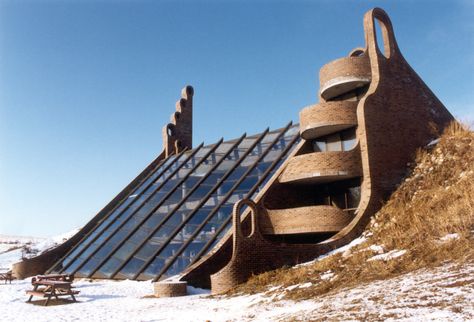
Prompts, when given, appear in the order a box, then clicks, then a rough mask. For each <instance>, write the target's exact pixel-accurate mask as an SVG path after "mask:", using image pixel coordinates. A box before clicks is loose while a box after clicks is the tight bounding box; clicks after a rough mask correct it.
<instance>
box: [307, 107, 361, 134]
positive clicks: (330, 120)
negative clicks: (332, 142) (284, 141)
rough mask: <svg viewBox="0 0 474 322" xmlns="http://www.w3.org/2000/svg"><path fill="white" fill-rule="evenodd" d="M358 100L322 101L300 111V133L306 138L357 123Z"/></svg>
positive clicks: (339, 129)
mask: <svg viewBox="0 0 474 322" xmlns="http://www.w3.org/2000/svg"><path fill="white" fill-rule="evenodd" d="M357 104H358V102H357V101H333V102H320V103H319V104H316V105H311V106H309V107H306V108H304V109H303V110H301V112H300V134H301V137H302V138H303V139H305V140H311V139H314V138H317V137H320V136H323V135H327V134H331V133H335V132H338V131H342V130H344V129H347V128H350V127H353V126H356V125H357Z"/></svg>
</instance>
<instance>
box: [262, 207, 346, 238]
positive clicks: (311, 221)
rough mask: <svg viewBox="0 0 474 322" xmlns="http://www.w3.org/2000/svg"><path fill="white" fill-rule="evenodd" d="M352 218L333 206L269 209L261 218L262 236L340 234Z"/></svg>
mask: <svg viewBox="0 0 474 322" xmlns="http://www.w3.org/2000/svg"><path fill="white" fill-rule="evenodd" d="M351 219H352V217H351V216H350V215H349V214H347V213H345V212H344V211H342V210H341V209H339V208H336V207H332V206H322V205H321V206H308V207H298V208H290V209H267V210H266V214H261V215H260V216H259V226H260V230H261V232H262V234H264V235H270V234H272V235H273V234H276V235H279V234H301V233H321V232H324V233H327V232H338V231H340V230H341V229H342V228H344V227H345V226H346V225H347V224H349V222H350V221H351Z"/></svg>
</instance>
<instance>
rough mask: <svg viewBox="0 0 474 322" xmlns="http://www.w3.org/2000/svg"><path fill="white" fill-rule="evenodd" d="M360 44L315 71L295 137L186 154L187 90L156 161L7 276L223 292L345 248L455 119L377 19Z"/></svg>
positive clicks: (375, 13)
mask: <svg viewBox="0 0 474 322" xmlns="http://www.w3.org/2000/svg"><path fill="white" fill-rule="evenodd" d="M376 23H379V24H380V29H381V31H382V38H383V46H382V44H380V45H381V46H380V47H379V45H378V44H377V37H376V34H375V30H376V29H375V24H376ZM364 31H365V42H366V45H365V47H364V48H356V49H354V50H352V51H351V52H350V53H349V55H348V56H346V57H343V58H340V59H337V60H334V61H332V62H330V63H328V64H326V65H324V66H323V67H322V68H321V70H320V75H319V78H320V89H319V95H318V96H319V102H318V103H316V104H315V105H311V106H309V107H306V108H304V109H302V110H301V112H300V124H299V125H292V124H291V123H289V124H288V125H286V126H285V127H283V128H281V129H278V130H274V131H270V130H269V129H266V130H265V131H263V132H262V133H260V134H257V135H252V136H246V135H245V134H244V135H242V136H241V137H240V138H238V139H235V140H230V141H223V140H222V139H221V140H220V141H218V142H217V143H216V144H212V145H208V146H203V145H202V144H201V145H199V146H197V147H194V148H193V146H192V108H193V95H194V90H193V88H192V87H190V86H187V87H185V88H184V89H183V91H182V95H181V96H182V97H181V99H180V100H179V101H178V102H177V104H176V112H175V113H174V114H172V117H171V122H170V123H169V124H167V125H166V126H165V127H164V128H163V144H164V149H163V152H162V153H161V154H160V155H159V156H158V157H157V158H156V159H155V160H154V161H153V162H152V163H151V164H150V165H149V166H148V167H147V168H146V169H145V170H144V171H143V172H142V173H140V174H139V175H138V177H137V178H136V179H135V180H133V181H132V182H131V183H130V184H129V185H128V186H127V187H126V188H125V189H124V190H122V191H121V192H120V193H119V194H118V195H117V197H115V198H114V199H113V200H112V201H111V202H110V203H109V204H108V205H106V206H105V207H104V209H102V210H101V211H100V212H99V213H98V214H97V215H96V216H95V217H94V218H93V219H92V220H91V221H90V222H89V223H87V224H86V225H85V226H84V227H83V228H82V229H81V230H80V231H79V232H78V233H77V234H76V235H75V236H73V237H72V238H71V239H69V240H68V241H67V242H66V243H64V244H63V245H61V246H59V247H57V248H56V249H53V250H51V251H49V252H47V253H45V254H42V255H40V256H38V257H36V258H33V259H30V260H27V261H24V262H21V263H19V264H16V265H15V267H14V272H15V273H16V274H17V275H18V276H19V277H26V276H31V275H33V274H38V273H44V272H45V271H46V272H51V273H53V272H54V273H68V274H75V275H76V276H78V277H90V278H111V279H138V280H153V281H155V282H156V281H161V282H160V283H156V290H157V293H159V294H161V295H180V294H183V293H185V285H186V283H188V284H191V285H194V286H199V287H205V288H212V291H213V292H216V293H219V292H222V291H225V290H227V289H229V288H230V287H232V286H235V285H237V284H239V283H242V282H244V281H246V280H247V279H248V277H249V276H251V275H252V274H258V273H261V272H264V271H267V270H271V269H275V268H278V267H281V266H283V265H294V264H297V263H300V262H304V261H308V260H311V259H313V258H315V257H316V256H318V255H321V254H324V253H325V252H328V251H330V250H332V249H334V248H337V247H340V246H342V245H344V244H346V243H348V242H350V241H351V240H352V239H354V238H355V237H357V236H358V235H359V234H360V233H361V232H362V230H363V229H364V227H365V226H366V224H367V223H368V221H369V219H370V217H371V216H372V215H373V214H374V213H375V212H376V211H377V210H378V209H380V207H381V204H382V202H383V201H384V200H386V198H387V197H388V196H389V195H390V193H391V192H392V191H393V190H394V189H395V188H396V186H397V184H399V183H400V181H401V179H402V178H403V177H404V176H405V175H406V171H407V167H406V164H407V163H408V162H410V161H412V160H413V157H414V154H415V152H416V150H417V149H418V148H420V147H423V146H424V145H426V144H427V143H428V142H429V141H430V140H432V139H433V138H435V137H438V136H439V135H440V133H441V132H442V130H443V129H444V127H445V126H446V125H447V124H448V123H449V122H451V121H452V120H453V118H452V116H451V114H450V113H449V112H448V111H447V110H446V108H445V107H444V106H443V105H442V103H441V102H440V101H439V100H438V99H437V98H436V96H435V95H434V94H433V93H432V92H431V91H430V89H429V88H428V87H427V86H426V85H425V83H424V82H423V81H422V80H421V79H420V77H419V76H418V75H417V74H416V73H415V72H414V71H413V69H412V68H411V67H410V66H409V65H408V63H407V62H406V61H405V59H404V58H403V56H402V54H401V53H400V50H399V48H398V45H397V42H396V40H395V36H394V32H393V28H392V25H391V22H390V19H389V18H388V16H387V14H386V13H385V12H384V11H383V10H381V9H379V8H376V9H373V10H371V11H369V12H367V13H366V15H365V17H364ZM176 274H179V275H180V279H179V281H177V280H176V279H175V280H173V281H163V280H164V279H165V278H167V277H170V276H173V275H176Z"/></svg>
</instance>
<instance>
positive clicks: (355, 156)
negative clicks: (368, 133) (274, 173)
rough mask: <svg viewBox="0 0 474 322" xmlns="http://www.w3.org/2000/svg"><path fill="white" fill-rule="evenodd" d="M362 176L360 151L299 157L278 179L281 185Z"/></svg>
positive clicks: (294, 159) (291, 162) (292, 159)
mask: <svg viewBox="0 0 474 322" xmlns="http://www.w3.org/2000/svg"><path fill="white" fill-rule="evenodd" d="M361 175H362V165H361V160H360V149H359V145H357V146H356V147H355V148H354V149H352V150H350V151H331V152H314V153H308V154H303V155H298V156H295V157H293V158H291V159H290V160H289V161H288V165H287V167H286V168H285V169H284V170H283V173H282V174H281V175H280V177H279V178H278V181H279V182H281V183H290V182H292V183H315V184H319V183H325V182H331V181H338V180H345V179H350V178H356V177H359V176H361Z"/></svg>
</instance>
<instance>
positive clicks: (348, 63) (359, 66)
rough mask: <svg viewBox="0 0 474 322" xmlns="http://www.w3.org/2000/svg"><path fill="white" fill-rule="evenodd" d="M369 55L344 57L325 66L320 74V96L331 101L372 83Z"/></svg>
mask: <svg viewBox="0 0 474 322" xmlns="http://www.w3.org/2000/svg"><path fill="white" fill-rule="evenodd" d="M370 80H371V71H370V61H369V57H368V56H367V55H360V56H351V57H344V58H340V59H337V60H334V61H332V62H330V63H328V64H326V65H324V66H323V67H322V68H321V70H320V72H319V82H320V95H321V97H322V98H323V99H325V100H330V99H332V98H335V97H337V96H339V95H342V94H345V93H348V92H350V91H352V90H355V89H357V88H359V87H363V86H364V85H366V84H368V83H370Z"/></svg>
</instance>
